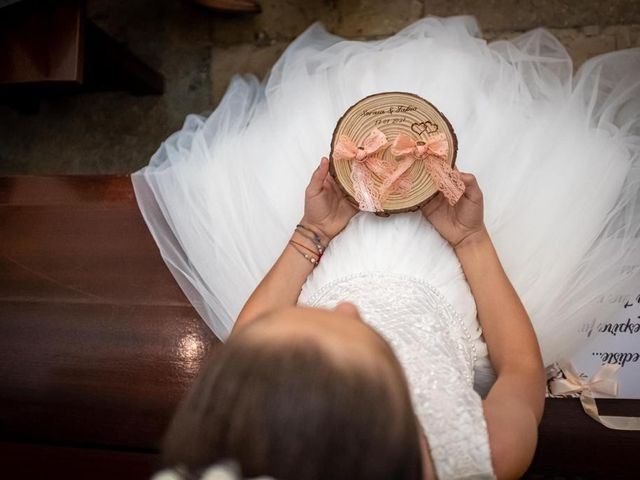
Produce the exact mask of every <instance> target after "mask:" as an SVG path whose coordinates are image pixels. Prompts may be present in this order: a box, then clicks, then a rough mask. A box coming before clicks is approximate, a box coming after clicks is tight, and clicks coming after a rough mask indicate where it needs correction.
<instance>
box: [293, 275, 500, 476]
mask: <svg viewBox="0 0 640 480" xmlns="http://www.w3.org/2000/svg"><path fill="white" fill-rule="evenodd" d="M342 300H348V301H351V302H353V303H354V304H356V305H357V306H358V308H359V310H360V313H361V315H362V317H363V319H364V320H365V321H366V322H367V323H368V324H370V325H371V326H372V327H374V328H375V329H376V330H377V331H378V332H379V333H380V334H382V335H383V336H384V337H385V338H386V339H387V341H388V342H389V343H390V344H391V346H392V348H393V349H394V351H395V353H396V355H397V357H398V359H399V360H400V363H401V364H402V366H403V368H404V370H405V373H406V376H407V380H408V382H409V387H410V390H411V396H412V401H413V403H414V408H415V411H416V414H417V416H418V418H419V420H420V422H421V424H422V427H423V429H424V431H425V434H426V436H427V441H428V444H429V448H430V451H431V456H432V458H433V461H434V465H435V469H436V472H437V475H438V478H439V479H440V480H448V479H462V478H465V479H469V478H474V479H475V478H478V479H479V478H494V474H493V470H492V466H491V455H490V450H489V439H488V434H487V427H486V422H485V419H484V416H483V411H482V401H481V399H480V396H479V395H478V394H477V393H476V392H475V391H474V389H473V369H474V364H475V360H476V352H475V347H474V343H473V342H472V341H471V339H470V336H469V334H468V332H467V330H466V328H465V326H464V324H463V322H462V320H461V319H460V317H459V316H458V314H457V313H456V311H455V310H454V308H453V307H452V306H451V305H449V304H448V303H447V301H446V300H445V298H444V297H443V296H442V295H441V294H440V293H439V292H438V291H437V290H435V289H434V288H433V287H431V286H430V285H429V284H428V283H426V282H424V281H421V280H418V279H415V278H410V277H404V276H399V275H392V274H387V273H377V272H372V273H361V274H356V275H351V276H349V277H344V278H341V279H338V280H335V281H332V282H330V283H328V284H325V285H324V286H323V287H322V288H320V289H318V290H316V291H315V292H307V291H305V290H304V289H303V292H302V294H301V295H300V299H299V303H302V304H306V305H309V306H316V307H327V308H328V307H333V306H335V305H336V304H337V303H338V302H339V301H342Z"/></svg>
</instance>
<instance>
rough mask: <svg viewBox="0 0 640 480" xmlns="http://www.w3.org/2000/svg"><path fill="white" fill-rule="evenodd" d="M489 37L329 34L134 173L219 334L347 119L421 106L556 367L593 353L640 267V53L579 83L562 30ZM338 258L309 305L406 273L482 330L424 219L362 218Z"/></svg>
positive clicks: (284, 234)
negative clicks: (401, 100) (376, 275)
mask: <svg viewBox="0 0 640 480" xmlns="http://www.w3.org/2000/svg"><path fill="white" fill-rule="evenodd" d="M479 36H480V32H479V28H478V26H477V24H476V22H475V20H474V19H473V18H472V17H454V18H447V19H439V18H425V19H423V20H420V21H418V22H416V23H414V24H412V25H410V26H409V27H407V28H406V29H404V30H403V31H401V32H399V33H398V34H396V35H394V36H392V37H390V38H387V39H384V40H379V41H370V42H361V41H348V40H344V39H342V38H340V37H337V36H334V35H331V34H329V33H327V32H326V31H325V30H324V28H323V27H322V25H320V24H314V25H312V26H311V27H310V28H309V29H308V30H306V31H305V32H304V33H303V34H302V35H301V36H300V37H299V38H298V39H296V40H295V41H294V42H293V43H292V44H291V45H290V46H289V48H288V49H287V50H286V51H285V52H284V54H283V55H282V57H281V58H280V59H279V60H278V62H277V63H276V65H275V66H274V67H273V69H272V71H271V74H270V75H269V76H268V77H267V78H266V79H265V80H264V82H258V80H257V79H256V78H255V77H252V76H236V77H234V78H233V80H232V82H231V84H230V86H229V89H228V91H227V93H226V95H225V96H224V98H223V100H222V102H221V103H220V105H218V107H217V108H216V110H215V111H214V112H213V113H212V114H211V115H209V116H208V117H203V116H197V115H190V116H189V117H187V119H186V121H185V124H184V127H183V128H182V130H181V131H179V132H177V133H175V134H173V135H172V136H171V137H169V138H168V139H167V140H166V141H165V142H164V143H163V144H162V146H161V147H160V149H159V150H158V151H157V152H156V154H155V155H154V156H153V158H152V159H151V162H150V164H149V166H148V167H146V168H144V169H143V170H141V171H139V172H137V173H136V174H134V175H133V177H132V178H133V182H134V187H135V191H136V197H137V199H138V202H139V204H140V207H141V210H142V212H143V214H144V217H145V219H146V221H147V223H148V225H149V228H150V230H151V232H152V234H153V236H154V238H155V240H156V242H157V244H158V246H159V248H160V251H161V253H162V255H163V258H164V259H165V261H166V263H167V265H169V267H170V269H171V271H172V272H173V274H174V276H175V277H176V279H177V281H178V282H179V283H180V285H181V287H182V289H183V290H184V291H185V293H186V295H187V296H188V298H189V300H190V301H191V302H192V303H193V305H194V306H195V308H196V309H197V310H198V312H199V313H200V315H201V316H202V317H203V318H204V319H205V321H206V322H207V324H208V325H209V326H210V327H211V328H212V330H213V331H214V333H215V334H216V335H217V336H219V337H220V338H222V339H224V338H226V336H227V334H228V333H229V331H230V329H231V327H232V325H233V322H234V319H235V318H236V316H237V314H238V313H239V311H240V309H241V308H242V306H243V304H244V302H245V301H246V299H247V298H248V297H249V295H250V294H251V292H252V291H253V289H254V288H255V287H256V285H257V284H258V282H259V281H260V280H261V279H262V277H263V276H264V275H265V273H266V272H267V271H268V269H269V268H270V267H271V265H272V264H273V262H274V261H275V259H276V258H277V256H278V255H279V254H280V252H281V251H282V249H283V247H284V245H285V244H286V242H287V240H288V238H289V236H290V235H291V232H292V230H293V228H294V226H295V225H296V223H297V222H298V221H299V219H300V218H301V216H302V209H303V198H304V189H305V187H306V185H307V183H308V180H309V177H310V175H311V172H312V171H313V170H314V169H315V167H316V166H317V164H318V162H319V159H320V157H321V156H322V155H326V154H328V152H329V143H330V139H331V134H332V131H333V128H334V126H335V124H336V121H337V119H338V118H339V117H340V116H341V115H342V114H343V113H344V111H345V110H346V109H347V108H348V107H349V106H350V105H352V104H353V103H355V102H357V101H358V100H359V99H361V98H362V97H364V96H366V95H370V94H373V93H377V92H382V91H407V92H412V93H415V94H418V95H420V96H422V97H424V98H426V99H428V100H429V101H431V102H432V103H434V104H435V105H436V106H437V107H438V108H439V109H440V110H441V111H442V112H443V113H444V114H445V115H446V116H447V117H448V118H449V120H450V121H451V123H452V125H453V127H454V128H455V130H456V133H457V136H458V140H459V153H458V167H459V168H460V170H462V171H467V172H472V173H474V174H475V175H476V176H477V178H478V181H479V184H480V186H481V188H482V190H483V192H484V195H485V220H486V224H487V228H488V230H489V232H490V234H491V236H492V238H493V240H494V243H495V245H496V248H497V251H498V253H499V256H500V258H501V260H502V263H503V264H504V267H505V270H506V271H507V273H508V275H509V278H510V279H511V281H512V283H513V284H514V286H515V287H516V289H517V291H518V293H519V295H520V297H521V298H522V300H523V303H524V304H525V306H526V308H527V310H528V312H529V313H530V315H531V317H532V320H533V322H534V325H535V328H536V331H537V334H538V337H539V340H540V342H541V345H542V349H543V354H544V358H545V361H546V362H547V363H550V362H552V361H554V360H556V359H558V358H559V357H562V356H567V355H569V354H570V353H572V352H573V350H574V349H575V348H577V347H578V346H579V343H578V342H580V341H581V340H580V338H579V336H577V335H575V332H576V329H577V326H578V325H580V324H581V323H583V322H584V321H586V320H589V319H591V318H593V317H594V316H597V317H603V316H606V315H607V313H608V312H607V309H610V308H612V307H613V306H612V305H609V304H607V303H605V302H597V301H595V300H596V298H597V297H598V296H600V295H602V294H606V293H607V292H610V291H615V289H618V288H620V287H621V285H623V283H624V282H625V281H627V279H626V278H625V277H624V275H623V274H622V272H621V270H622V269H623V268H624V266H625V265H636V264H640V245H639V244H640V198H639V193H638V192H639V190H640V49H631V50H624V51H619V52H614V53H610V54H606V55H603V56H599V57H596V58H593V59H591V60H589V61H588V62H587V63H585V64H584V65H583V66H582V67H581V69H580V70H579V72H578V73H577V74H576V75H575V77H573V76H572V70H573V68H572V63H571V60H570V58H569V56H568V54H567V52H566V51H565V49H564V48H563V47H562V45H561V44H560V43H559V42H558V40H557V39H556V38H555V37H554V36H553V35H551V34H550V33H549V32H547V31H546V30H543V29H538V30H534V31H531V32H528V33H526V34H524V35H522V36H520V37H518V38H516V39H514V40H511V41H497V42H493V43H489V44H488V43H486V42H485V41H484V40H482V39H481V38H479ZM330 250H331V251H333V252H334V253H331V252H330V251H328V252H327V255H325V257H324V258H323V260H322V262H321V264H320V267H319V268H318V269H316V271H315V272H314V274H313V275H312V276H311V277H310V279H309V281H308V282H307V284H306V285H305V289H307V291H309V290H310V289H315V288H320V286H321V284H323V283H326V282H327V281H329V280H330V279H331V278H334V277H336V276H337V275H342V274H344V275H347V274H353V273H358V272H363V271H373V270H381V271H392V272H395V273H398V274H402V275H409V276H413V277H417V278H423V279H425V280H427V281H429V282H430V283H431V284H434V285H436V287H437V288H438V289H439V291H440V292H441V293H442V294H443V295H445V296H446V297H447V299H448V301H449V302H450V303H451V304H452V305H454V306H455V308H456V310H457V311H458V312H460V313H461V314H462V315H463V316H465V317H466V318H469V319H471V320H470V322H473V321H474V316H475V305H474V303H473V298H472V297H471V294H470V292H469V290H468V288H466V287H465V286H464V285H462V286H460V285H461V282H460V281H453V280H455V279H456V278H457V279H458V280H460V279H461V278H462V279H463V277H462V273H461V271H460V268H459V264H458V263H457V259H456V258H455V255H454V254H453V252H452V251H451V249H450V248H449V247H448V245H447V244H446V242H444V241H443V240H442V239H440V237H439V236H438V234H437V233H436V232H435V231H434V230H433V228H432V227H431V226H430V225H429V224H428V222H426V221H424V220H423V219H422V218H421V217H420V215H419V214H418V213H413V214H402V215H397V216H392V217H389V218H378V217H375V216H373V215H371V214H366V213H361V214H358V216H356V217H355V218H354V220H352V222H351V224H350V225H349V226H348V227H347V229H345V231H344V232H343V233H342V234H341V235H340V236H339V237H338V238H336V239H335V240H334V242H333V243H332V245H331V246H330ZM332 258H333V260H332ZM452 279H453V280H452ZM462 283H464V282H462ZM454 285H455V286H454ZM470 325H472V323H470ZM474 331H475V332H476V333H475V335H476V338H479V335H480V332H479V330H478V329H476V330H474ZM478 345H479V348H482V345H481V344H480V343H478ZM484 355H485V356H486V351H485V352H484Z"/></svg>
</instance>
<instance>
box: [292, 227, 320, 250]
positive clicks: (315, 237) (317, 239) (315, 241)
mask: <svg viewBox="0 0 640 480" xmlns="http://www.w3.org/2000/svg"><path fill="white" fill-rule="evenodd" d="M300 229H303V230H306V231H307V232H310V233H311V234H312V235H313V237H309V235H308V234H305V233H304V232H303V231H301V230H300ZM296 231H297V232H298V233H299V234H300V235H302V236H304V237H307V238H308V239H309V240H311V241H312V242H313V244H314V245H315V247H316V249H317V250H318V255H320V256H322V254H323V253H324V249H325V246H324V245H322V239H321V238H320V235H318V233H317V232H315V231H314V230H312V229H310V228H309V227H306V226H304V225H302V224H301V223H299V224H298V225H296Z"/></svg>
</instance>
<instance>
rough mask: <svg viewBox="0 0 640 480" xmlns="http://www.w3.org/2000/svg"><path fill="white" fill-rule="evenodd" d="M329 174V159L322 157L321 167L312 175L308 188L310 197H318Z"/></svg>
mask: <svg viewBox="0 0 640 480" xmlns="http://www.w3.org/2000/svg"><path fill="white" fill-rule="evenodd" d="M328 172H329V159H328V158H327V157H322V159H321V160H320V165H318V168H316V169H315V170H314V172H313V174H312V175H311V181H310V182H309V185H308V186H307V193H308V194H309V195H317V194H318V193H320V192H321V191H322V184H323V183H324V181H325V179H326V178H327V173H328Z"/></svg>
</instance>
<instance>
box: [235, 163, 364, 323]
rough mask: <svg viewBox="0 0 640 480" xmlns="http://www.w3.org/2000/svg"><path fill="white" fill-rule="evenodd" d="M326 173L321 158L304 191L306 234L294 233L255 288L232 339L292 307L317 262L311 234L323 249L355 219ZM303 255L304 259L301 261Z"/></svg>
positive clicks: (302, 222) (301, 232)
mask: <svg viewBox="0 0 640 480" xmlns="http://www.w3.org/2000/svg"><path fill="white" fill-rule="evenodd" d="M328 173H329V160H328V159H327V158H326V157H323V158H322V160H321V161H320V165H319V166H318V168H317V169H316V170H315V171H314V172H313V175H312V176H311V180H310V182H309V185H308V186H307V188H306V190H305V202H304V215H303V217H302V220H301V221H300V224H301V225H304V226H305V227H307V228H308V229H310V230H311V231H309V230H305V229H297V230H296V231H295V232H294V233H293V235H292V237H291V240H292V241H293V242H295V244H294V245H292V244H291V243H287V245H286V246H285V247H284V250H283V252H282V254H281V255H280V257H279V258H278V260H277V261H276V263H275V264H274V265H273V267H271V270H269V273H267V275H266V276H265V277H264V279H262V281H261V282H260V283H259V284H258V286H257V287H256V289H255V291H254V292H253V293H252V294H251V296H250V297H249V299H248V300H247V303H246V304H245V305H244V307H243V308H242V311H241V312H240V315H239V316H238V319H237V320H236V323H235V325H234V327H233V330H232V332H231V334H232V335H233V334H234V333H235V332H236V331H238V329H239V328H242V326H243V325H246V324H247V323H250V322H251V321H253V320H255V319H256V318H258V317H260V316H261V315H263V314H264V313H266V312H268V311H270V310H274V309H276V308H279V307H284V306H288V305H295V304H296V303H297V301H298V296H299V295H300V290H301V288H302V285H303V284H304V282H305V280H306V279H307V276H308V275H309V273H311V271H312V270H313V268H314V263H312V262H311V261H310V259H311V258H313V259H318V258H319V254H318V250H317V247H316V242H315V241H314V240H313V233H312V232H315V233H316V234H317V235H318V236H319V238H320V243H321V244H322V245H323V247H326V246H327V245H328V244H329V242H330V241H331V239H333V237H335V236H336V235H337V234H338V233H340V232H341V231H342V230H343V229H344V227H345V226H346V225H347V223H349V220H350V219H351V217H353V216H354V215H355V213H356V212H357V209H356V208H355V207H354V206H353V205H351V203H349V202H348V201H347V199H346V197H345V196H344V194H343V193H342V192H341V191H340V189H339V188H338V186H337V185H336V183H335V181H334V179H333V177H332V176H331V175H329V174H328ZM304 255H307V257H308V258H305V256H304Z"/></svg>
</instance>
